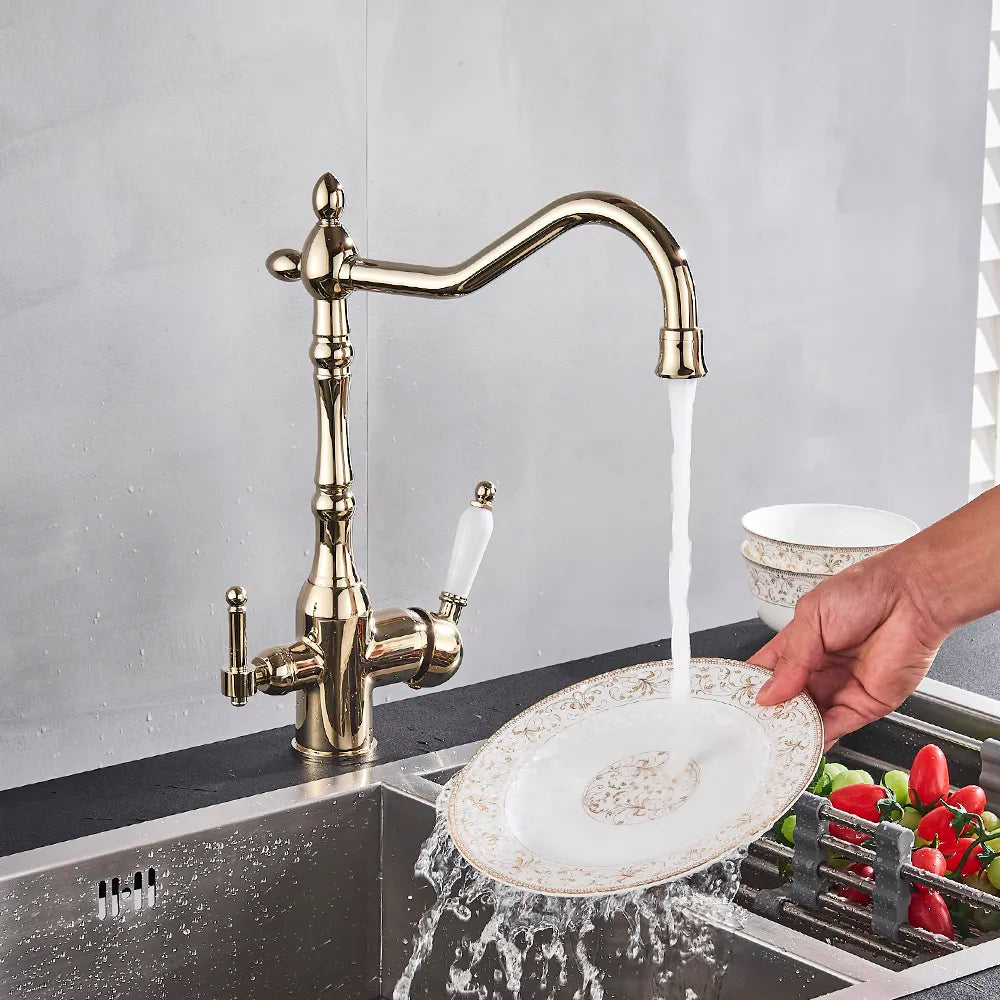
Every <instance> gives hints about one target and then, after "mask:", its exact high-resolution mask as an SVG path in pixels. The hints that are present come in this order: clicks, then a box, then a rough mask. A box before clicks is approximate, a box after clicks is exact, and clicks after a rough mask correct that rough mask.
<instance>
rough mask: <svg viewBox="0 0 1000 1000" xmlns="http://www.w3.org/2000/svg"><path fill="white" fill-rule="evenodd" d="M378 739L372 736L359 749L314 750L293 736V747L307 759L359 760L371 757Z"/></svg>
mask: <svg viewBox="0 0 1000 1000" xmlns="http://www.w3.org/2000/svg"><path fill="white" fill-rule="evenodd" d="M377 746H378V740H376V739H374V738H372V740H371V742H370V743H369V744H368V745H367V746H364V747H359V748H358V749H357V750H313V749H312V748H311V747H304V746H302V745H301V744H300V743H299V741H298V740H297V739H295V738H294V737H292V749H293V750H294V751H295V752H296V753H299V754H301V755H302V756H303V757H305V759H306V760H315V761H319V760H322V761H328V760H334V759H338V760H345V761H346V760H357V759H358V758H359V757H370V756H371V755H372V754H373V753H375V748H376V747H377Z"/></svg>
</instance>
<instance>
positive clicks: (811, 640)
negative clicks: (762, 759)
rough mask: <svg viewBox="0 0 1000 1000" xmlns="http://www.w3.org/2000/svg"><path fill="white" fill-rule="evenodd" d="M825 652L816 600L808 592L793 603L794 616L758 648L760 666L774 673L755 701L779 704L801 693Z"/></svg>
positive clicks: (765, 703) (763, 703)
mask: <svg viewBox="0 0 1000 1000" xmlns="http://www.w3.org/2000/svg"><path fill="white" fill-rule="evenodd" d="M824 653H825V649H824V648H823V639H822V632H821V630H820V626H819V604H818V602H817V601H816V600H815V599H810V595H808V594H807V595H805V596H804V597H803V598H802V600H800V601H799V603H798V605H797V606H796V608H795V617H794V618H793V619H792V620H791V621H790V622H789V623H788V624H787V625H786V626H785V627H784V628H783V629H782V630H781V631H780V632H779V633H778V634H777V635H776V636H775V637H774V638H773V639H772V640H771V641H770V642H769V643H768V644H767V645H766V646H765V647H764V649H762V650H761V654H763V655H760V656H759V666H762V667H767V668H769V669H771V670H773V671H774V673H773V675H772V676H771V678H770V679H769V680H768V681H767V682H766V683H765V684H764V686H763V687H762V688H761V689H760V691H758V692H757V704H758V705H778V704H780V703H781V702H783V701H788V699H789V698H794V697H795V696H796V695H797V694H800V693H801V692H802V691H803V690H805V686H806V683H807V682H808V680H809V675H810V674H811V673H812V672H813V671H814V670H815V669H816V668H817V667H818V666H819V665H820V663H821V661H822V659H823V654H824ZM756 659H757V658H755V660H751V662H755V661H756Z"/></svg>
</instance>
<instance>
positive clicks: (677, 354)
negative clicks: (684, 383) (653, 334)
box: [656, 327, 708, 379]
mask: <svg viewBox="0 0 1000 1000" xmlns="http://www.w3.org/2000/svg"><path fill="white" fill-rule="evenodd" d="M656 374H657V375H659V376H660V378H682V379H684V378H703V377H704V376H705V375H707V374H708V365H706V364H705V345H704V342H703V339H702V334H701V330H700V329H689V330H668V329H667V328H666V327H664V328H663V329H662V330H661V331H660V360H659V361H657V363H656Z"/></svg>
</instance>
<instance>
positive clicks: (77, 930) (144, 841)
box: [0, 747, 979, 1000]
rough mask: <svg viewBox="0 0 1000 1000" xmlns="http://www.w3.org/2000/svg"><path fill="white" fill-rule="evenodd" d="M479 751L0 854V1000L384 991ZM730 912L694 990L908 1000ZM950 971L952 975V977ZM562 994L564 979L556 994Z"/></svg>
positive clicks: (430, 981) (694, 974)
mask: <svg viewBox="0 0 1000 1000" xmlns="http://www.w3.org/2000/svg"><path fill="white" fill-rule="evenodd" d="M473 749H474V748H473V747H461V748H456V749H453V750H450V751H445V752H441V753H434V754H429V755H427V756H424V757H420V758H414V759H412V760H410V761H405V762H403V763H401V764H389V765H382V766H379V767H374V768H368V769H361V770H358V771H354V772H351V773H347V774H344V775H342V776H338V777H335V778H330V779H324V780H322V781H316V782H311V783H308V784H304V785H300V786H297V787H295V788H291V789H285V790H282V791H277V792H271V793H268V794H265V795H260V796H254V797H251V798H246V799H241V800H238V801H235V802H231V803H227V804H224V805H220V806H212V807H210V808H207V809H200V810H196V811H193V812H189V813H184V814H181V815H178V816H173V817H169V818H166V819H162V820H156V821H154V822H150V823H143V824H139V825H136V826H132V827H128V828H125V829H122V830H116V831H111V832H108V833H103V834H98V835H96V836H92V837H86V838H82V839H79V840H75V841H69V842H66V843H62V844H58V845H54V846H52V847H46V848H42V849H40V850H37V851H29V852H25V853H23V854H19V855H14V856H12V857H8V858H3V859H0V987H2V993H3V995H4V996H10V997H18V998H20V997H45V998H46V1000H49V998H56V997H60V998H61V997H67V998H73V1000H76V998H90V997H95V998H96V997H105V996H115V997H116V998H122V1000H124V998H133V997H134V998H143V1000H150V998H184V1000H188V998H191V997H204V998H206V1000H228V998H233V1000H236V998H238V1000H248V998H253V997H261V998H267V1000H276V998H284V997H294V998H296V1000H313V998H320V997H336V998H338V1000H354V998H358V1000H369V998H376V997H380V996H382V997H389V996H391V995H392V991H393V987H394V985H395V983H396V981H397V979H398V978H399V975H400V973H401V972H402V970H403V968H404V967H405V965H406V962H407V959H408V958H409V955H410V951H411V946H412V943H413V937H414V929H415V926H416V923H417V921H418V920H419V918H420V916H421V914H422V913H424V911H425V910H426V909H427V907H428V906H429V905H430V904H431V903H432V902H433V900H432V898H431V892H430V889H429V887H428V886H426V885H425V884H423V883H422V882H420V881H419V880H418V879H417V878H416V876H415V875H414V872H413V868H414V862H415V860H416V858H417V855H418V853H419V850H420V846H421V844H422V842H423V841H424V839H425V838H426V836H427V835H428V833H429V832H430V831H431V829H432V826H433V822H434V802H435V800H436V797H437V795H438V794H439V793H440V791H441V785H440V783H439V781H440V779H441V778H442V776H445V775H447V774H449V773H450V772H451V771H453V770H454V769H455V768H457V767H459V766H460V765H461V764H462V763H464V762H465V761H466V760H467V759H468V757H469V755H470V754H471V752H472V750H473ZM435 778H437V779H438V781H435V780H433V779H435ZM737 912H738V914H739V915H738V916H728V917H722V916H720V915H719V914H716V913H712V914H703V913H693V914H692V915H691V917H690V919H691V920H694V921H698V922H700V923H701V924H702V926H703V927H704V928H705V933H706V934H707V935H709V936H710V937H711V938H712V940H713V941H714V943H715V949H716V951H717V953H718V954H720V955H723V956H725V957H726V958H727V959H728V965H727V971H726V972H725V975H724V976H723V977H722V979H721V981H719V982H715V980H718V978H719V977H718V973H717V970H716V969H715V968H712V967H706V968H704V969H693V968H686V969H685V978H686V979H687V980H689V981H695V982H697V981H699V980H700V981H701V982H702V983H703V984H704V986H705V995H708V996H718V997H722V998H726V1000H729V998H733V1000H735V998H737V997H739V998H744V997H752V996H759V997H767V998H768V1000H785V998H788V1000H805V998H812V997H819V996H824V995H826V994H828V993H830V992H831V991H836V990H838V989H840V988H843V987H847V986H850V985H851V984H854V983H858V984H861V983H864V984H867V985H866V986H859V987H857V989H859V990H873V991H874V992H871V993H865V994H864V995H871V996H879V997H888V996H897V995H901V994H900V993H899V992H898V991H897V990H894V989H891V988H890V983H891V982H892V981H894V980H895V979H896V976H895V975H893V974H892V973H890V972H889V971H888V970H886V969H883V968H881V967H880V966H878V965H875V964H873V963H871V962H869V961H867V960H865V959H863V958H861V957H858V956H856V955H852V954H848V953H846V952H844V951H842V950H840V949H838V948H836V947H834V946H832V945H830V944H828V943H826V942H824V941H820V940H816V939H814V938H812V937H808V936H806V935H804V934H801V933H799V932H798V931H796V930H793V929H790V928H786V927H783V926H781V925H780V924H778V923H774V922H772V921H770V920H768V919H765V918H763V917H760V916H757V915H755V914H752V913H746V912H744V911H737ZM453 930H454V933H455V934H456V935H457V928H456V929H453ZM622 930H623V928H618V927H615V926H608V927H603V928H600V929H599V935H600V938H601V941H602V947H603V945H604V944H606V947H607V959H608V969H609V979H608V989H607V994H606V995H607V996H609V997H626V996H627V997H639V996H643V995H644V992H645V987H644V978H643V976H644V972H643V970H642V969H641V968H630V967H628V965H627V963H626V964H624V965H623V964H622V962H621V960H616V959H615V958H614V952H615V949H616V939H620V933H621V931H622ZM451 932H452V931H451V930H449V928H447V927H443V929H442V931H440V932H439V937H442V938H443V939H444V942H443V943H444V944H445V945H450V947H443V948H441V949H438V951H437V953H436V955H435V956H434V957H433V958H432V959H431V961H430V962H429V963H428V964H427V965H426V966H425V968H424V969H423V972H422V973H421V975H420V976H419V977H418V978H417V980H416V982H415V984H414V990H413V994H412V995H413V998H414V1000H417V998H418V997H419V998H424V997H443V996H444V987H443V984H444V982H445V971H446V969H447V965H448V963H449V962H450V960H451V957H452V956H453V954H454V945H455V943H456V942H455V940H454V939H452V940H450V941H449V939H448V936H449V933H451ZM974 950H975V951H979V949H974ZM442 952H443V954H442ZM951 958H953V959H954V958H958V959H961V956H951ZM683 960H684V961H688V962H693V961H696V959H692V958H690V957H687V958H684V959H683ZM929 964H931V965H933V964H934V963H929ZM925 968H926V967H925ZM948 968H949V969H952V970H953V971H952V973H951V974H960V973H961V971H962V968H963V967H962V966H961V965H956V966H949V967H948ZM955 969H957V970H958V971H957V972H954V970H955ZM942 975H943V973H942ZM938 978H941V976H939V977H938ZM923 981H924V982H926V981H927V977H926V976H924V979H923ZM713 983H714V985H713ZM572 993H573V984H572V983H569V984H567V988H566V995H567V996H571V995H572ZM852 993H853V991H852ZM495 995H496V996H498V997H500V996H503V994H502V993H501V992H497V993H496V994H495ZM858 995H859V996H861V995H862V994H860V993H859V994H858ZM524 996H525V1000H527V998H528V994H527V993H525V994H524Z"/></svg>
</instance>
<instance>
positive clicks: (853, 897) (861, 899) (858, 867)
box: [837, 861, 875, 906]
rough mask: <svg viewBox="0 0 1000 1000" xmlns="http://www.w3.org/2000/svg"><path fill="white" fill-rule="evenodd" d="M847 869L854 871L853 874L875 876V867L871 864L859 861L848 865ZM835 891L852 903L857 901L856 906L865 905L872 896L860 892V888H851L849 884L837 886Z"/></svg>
mask: <svg viewBox="0 0 1000 1000" xmlns="http://www.w3.org/2000/svg"><path fill="white" fill-rule="evenodd" d="M847 870H848V871H849V872H854V874H855V875H862V876H864V878H871V879H873V878H875V869H874V868H872V866H871V865H866V864H864V863H863V862H861V861H858V862H856V863H855V864H853V865H848V866H847ZM837 893H838V895H840V896H843V897H844V899H849V900H850V901H851V902H852V903H857V905H858V906H867V905H868V904H869V903H870V902H871V901H872V897H871V896H870V895H869V894H868V893H867V892H862V891H861V890H860V889H852V888H851V887H850V886H849V885H841V886H838V887H837Z"/></svg>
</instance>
